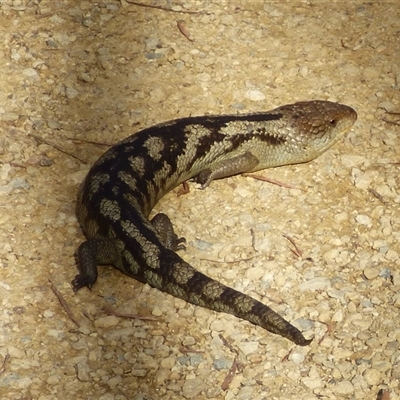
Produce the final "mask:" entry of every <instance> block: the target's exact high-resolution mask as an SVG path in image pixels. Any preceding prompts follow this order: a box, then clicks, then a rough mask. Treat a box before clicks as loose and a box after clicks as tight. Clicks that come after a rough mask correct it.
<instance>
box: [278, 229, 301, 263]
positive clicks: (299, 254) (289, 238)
mask: <svg viewBox="0 0 400 400" xmlns="http://www.w3.org/2000/svg"><path fill="white" fill-rule="evenodd" d="M282 236H283V237H284V238H285V239H287V240H289V242H290V243H292V245H293V247H294V249H290V250H291V252H292V253H293V254H294V255H295V256H297V257H299V258H300V257H303V252H302V251H301V250H300V249H299V248H298V247H297V245H296V242H295V241H294V239H293V238H291V237H290V236H289V235H286V234H283V235H282Z"/></svg>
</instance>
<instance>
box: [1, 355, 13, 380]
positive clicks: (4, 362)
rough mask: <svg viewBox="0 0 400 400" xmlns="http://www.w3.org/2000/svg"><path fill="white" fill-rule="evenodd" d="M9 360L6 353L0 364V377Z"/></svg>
mask: <svg viewBox="0 0 400 400" xmlns="http://www.w3.org/2000/svg"><path fill="white" fill-rule="evenodd" d="M10 358H11V356H10V355H9V354H8V353H7V354H6V356H5V357H4V360H3V363H2V364H1V367H0V375H1V374H3V372H5V370H6V364H7V363H8V361H9V360H10Z"/></svg>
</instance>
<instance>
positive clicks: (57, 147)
mask: <svg viewBox="0 0 400 400" xmlns="http://www.w3.org/2000/svg"><path fill="white" fill-rule="evenodd" d="M28 136H32V137H33V138H34V139H36V140H37V141H38V142H40V143H44V144H47V145H48V146H51V147H53V148H55V149H56V150H58V151H59V152H61V153H64V154H67V155H68V156H70V157H73V158H75V159H76V160H78V161H79V162H81V163H82V164H87V162H86V161H85V160H83V159H81V158H79V157H78V156H76V155H75V154H72V153H70V152H68V151H66V150H64V149H63V148H61V147H60V146H58V145H56V144H54V143H50V142H48V141H47V140H46V139H43V138H41V137H40V136H36V135H34V134H33V133H29V134H28Z"/></svg>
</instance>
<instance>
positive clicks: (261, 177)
mask: <svg viewBox="0 0 400 400" xmlns="http://www.w3.org/2000/svg"><path fill="white" fill-rule="evenodd" d="M242 176H248V177H249V178H253V179H257V180H259V181H264V182H268V183H272V184H273V185H278V186H282V187H285V188H287V189H298V190H301V191H303V192H305V190H304V189H301V188H299V187H297V186H294V185H291V184H290V183H285V182H280V181H277V180H275V179H270V178H266V177H265V176H262V175H254V174H247V173H245V174H242Z"/></svg>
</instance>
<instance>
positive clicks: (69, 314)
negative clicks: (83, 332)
mask: <svg viewBox="0 0 400 400" xmlns="http://www.w3.org/2000/svg"><path fill="white" fill-rule="evenodd" d="M49 282H50V288H51V290H52V291H53V293H54V295H55V296H56V297H57V299H58V301H59V302H60V304H61V306H62V308H63V309H64V311H65V312H66V313H67V315H68V317H69V318H70V319H71V321H72V322H73V323H74V324H75V325H76V326H77V327H78V328H80V327H81V325H80V324H79V322H78V321H77V320H76V319H75V317H74V315H73V314H72V311H71V309H70V308H69V305H68V304H67V302H66V301H65V299H64V297H62V295H61V293H60V292H59V291H58V289H57V288H56V287H55V286H54V284H53V282H52V281H51V280H50V279H49Z"/></svg>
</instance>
